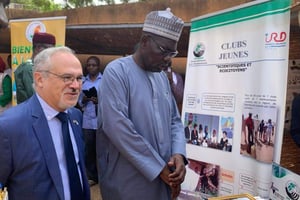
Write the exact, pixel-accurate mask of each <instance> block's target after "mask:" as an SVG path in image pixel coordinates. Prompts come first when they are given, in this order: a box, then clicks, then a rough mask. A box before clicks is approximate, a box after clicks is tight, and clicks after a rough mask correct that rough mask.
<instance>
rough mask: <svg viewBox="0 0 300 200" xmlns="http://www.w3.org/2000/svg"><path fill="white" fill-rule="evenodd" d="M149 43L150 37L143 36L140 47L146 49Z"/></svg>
mask: <svg viewBox="0 0 300 200" xmlns="http://www.w3.org/2000/svg"><path fill="white" fill-rule="evenodd" d="M148 42H149V36H148V35H142V38H141V41H140V44H139V45H140V47H145V46H146V45H147V43H148Z"/></svg>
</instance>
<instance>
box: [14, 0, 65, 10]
mask: <svg viewBox="0 0 300 200" xmlns="http://www.w3.org/2000/svg"><path fill="white" fill-rule="evenodd" d="M10 3H16V4H20V5H23V7H24V9H26V10H36V11H40V12H46V11H53V10H61V9H62V7H61V5H59V4H55V3H54V1H53V0H11V1H10Z"/></svg>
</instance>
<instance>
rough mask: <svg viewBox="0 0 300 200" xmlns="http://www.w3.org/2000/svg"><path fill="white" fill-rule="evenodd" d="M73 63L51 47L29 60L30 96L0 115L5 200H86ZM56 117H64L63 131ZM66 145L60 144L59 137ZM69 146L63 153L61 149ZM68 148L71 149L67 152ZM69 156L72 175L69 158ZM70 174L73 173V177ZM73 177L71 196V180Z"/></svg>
mask: <svg viewBox="0 0 300 200" xmlns="http://www.w3.org/2000/svg"><path fill="white" fill-rule="evenodd" d="M82 76H83V74H82V68H81V64H80V62H79V60H78V59H77V58H76V56H75V55H74V54H73V52H72V50H71V49H69V48H67V47H52V48H48V49H46V50H44V51H42V52H41V53H39V54H38V55H37V56H36V57H35V59H34V68H33V77H34V88H35V91H36V93H35V94H34V95H33V96H32V97H31V98H30V99H28V100H27V101H25V102H23V103H21V104H19V105H18V106H16V107H13V108H11V109H9V110H7V111H6V112H4V113H3V114H2V115H1V116H0V152H1V154H0V163H1V164H0V182H1V184H2V185H4V187H7V189H8V194H9V199H10V200H18V199H22V200H27V199H28V200H41V199H43V200H76V199H78V200H88V199H90V190H89V185H88V181H87V178H86V174H85V166H84V160H83V159H84V158H83V149H84V147H83V145H84V144H83V136H82V131H81V121H82V116H81V112H80V111H79V110H77V109H75V108H73V106H74V105H75V104H76V103H77V100H78V96H79V93H80V90H81V85H82ZM58 113H64V114H65V116H68V121H65V124H66V126H65V127H67V126H68V127H69V128H68V129H69V131H64V130H66V129H63V128H62V124H64V122H61V121H60V120H59V119H58V118H59V117H57V114H58ZM65 132H67V133H68V134H67V135H68V136H69V143H68V145H66V143H65V135H64V136H62V135H63V133H65ZM66 146H70V148H69V150H66V149H65V147H66ZM70 149H71V150H70ZM70 157H73V163H74V164H73V169H75V170H73V171H72V172H71V171H70V168H69V165H70V164H69V161H68V160H69V158H70ZM73 173H75V174H77V175H76V176H75V175H73ZM74 177H78V178H77V180H78V181H77V183H78V184H77V185H78V186H79V187H77V191H75V192H78V193H77V194H76V195H74V193H73V189H72V188H73V187H74V186H73V184H74V182H76V181H73V179H72V178H74Z"/></svg>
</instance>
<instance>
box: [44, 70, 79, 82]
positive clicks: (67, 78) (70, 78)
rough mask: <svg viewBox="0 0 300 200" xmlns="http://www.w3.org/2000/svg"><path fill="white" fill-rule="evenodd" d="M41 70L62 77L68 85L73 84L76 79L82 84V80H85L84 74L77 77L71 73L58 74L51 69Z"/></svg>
mask: <svg viewBox="0 0 300 200" xmlns="http://www.w3.org/2000/svg"><path fill="white" fill-rule="evenodd" d="M41 72H46V73H49V74H52V75H54V76H56V77H57V78H60V79H61V80H62V81H63V82H64V83H65V84H66V85H69V84H72V83H73V82H74V81H75V79H76V81H77V82H78V83H79V84H82V82H83V76H82V75H80V76H77V77H75V76H73V75H71V74H56V73H53V72H50V71H41Z"/></svg>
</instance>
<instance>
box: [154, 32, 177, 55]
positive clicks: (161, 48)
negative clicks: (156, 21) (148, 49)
mask: <svg viewBox="0 0 300 200" xmlns="http://www.w3.org/2000/svg"><path fill="white" fill-rule="evenodd" d="M149 37H150V38H151V39H152V41H153V42H154V43H155V45H156V46H157V47H158V49H159V50H160V51H161V54H162V55H163V56H164V57H171V58H173V57H175V56H176V55H177V54H178V51H168V50H166V49H165V48H163V47H162V46H160V45H159V44H158V43H157V42H156V41H155V40H154V38H153V37H151V36H149Z"/></svg>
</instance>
